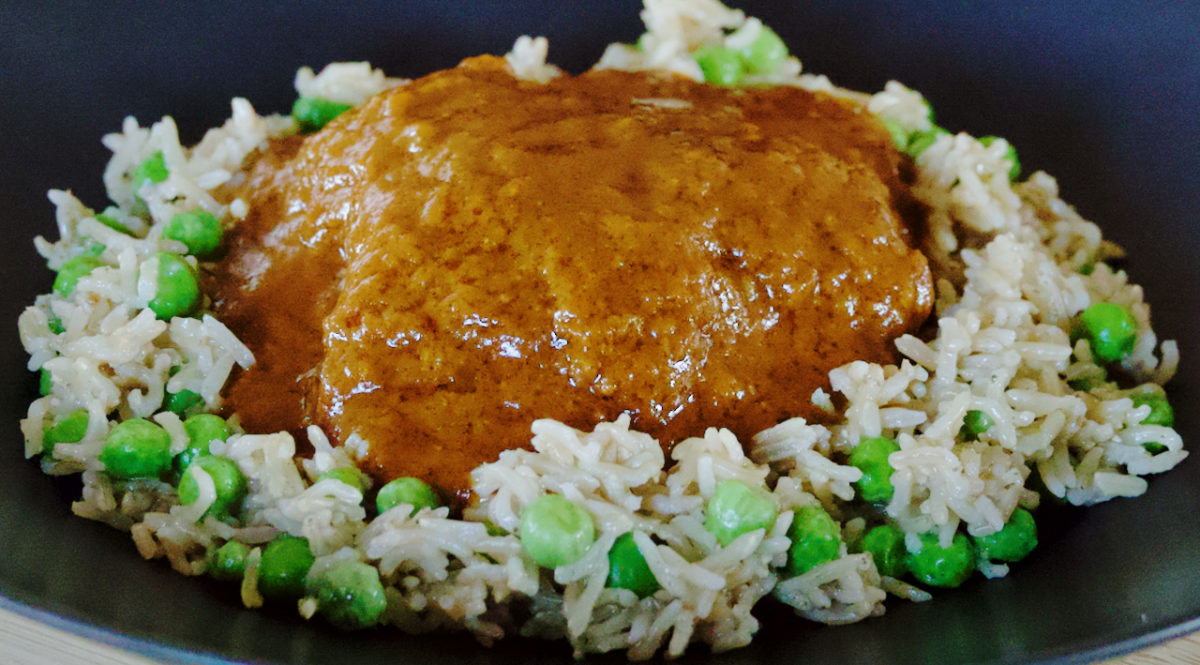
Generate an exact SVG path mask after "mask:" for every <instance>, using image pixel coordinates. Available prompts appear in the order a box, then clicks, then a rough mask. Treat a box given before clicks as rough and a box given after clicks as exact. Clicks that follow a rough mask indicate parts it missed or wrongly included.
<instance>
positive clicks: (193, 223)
mask: <svg viewBox="0 0 1200 665" xmlns="http://www.w3.org/2000/svg"><path fill="white" fill-rule="evenodd" d="M222 233H223V232H222V230H221V220H219V219H217V218H216V216H215V215H213V214H212V213H210V212H208V211H207V210H199V209H197V210H191V211H188V212H181V213H179V214H177V215H175V216H174V217H172V218H171V221H169V222H167V226H166V228H164V229H163V235H164V236H166V237H168V238H170V239H172V240H178V241H179V242H182V243H183V244H185V245H187V248H188V254H191V255H193V256H196V257H198V258H205V257H208V256H212V254H213V253H214V252H216V251H217V248H219V247H220V246H221V234H222Z"/></svg>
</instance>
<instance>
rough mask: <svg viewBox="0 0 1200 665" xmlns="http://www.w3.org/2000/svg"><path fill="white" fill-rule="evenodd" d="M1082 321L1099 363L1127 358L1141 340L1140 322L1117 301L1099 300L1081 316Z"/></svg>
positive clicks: (1085, 334) (1081, 323)
mask: <svg viewBox="0 0 1200 665" xmlns="http://www.w3.org/2000/svg"><path fill="white" fill-rule="evenodd" d="M1079 323H1080V326H1081V328H1082V333H1083V335H1084V336H1086V337H1087V340H1088V343H1089V344H1090V345H1091V347H1092V353H1093V354H1094V355H1095V356H1096V360H1097V364H1106V363H1111V362H1115V361H1117V360H1120V359H1121V358H1124V357H1125V356H1127V355H1129V353H1130V352H1131V351H1133V345H1134V343H1135V342H1137V321H1135V320H1134V319H1133V315H1132V314H1130V313H1129V310H1127V309H1125V308H1124V307H1122V306H1120V305H1117V304H1114V303H1110V302H1098V303H1096V304H1094V305H1090V306H1088V308H1087V309H1085V310H1083V313H1082V314H1080V315H1079Z"/></svg>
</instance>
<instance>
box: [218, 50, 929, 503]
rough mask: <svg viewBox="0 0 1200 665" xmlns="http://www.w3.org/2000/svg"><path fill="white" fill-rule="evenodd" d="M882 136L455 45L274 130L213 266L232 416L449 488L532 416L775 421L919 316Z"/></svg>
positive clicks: (667, 82) (673, 87) (577, 422)
mask: <svg viewBox="0 0 1200 665" xmlns="http://www.w3.org/2000/svg"><path fill="white" fill-rule="evenodd" d="M901 159H902V158H901V157H900V156H899V155H898V154H897V153H896V151H895V150H894V149H892V147H891V144H890V139H889V137H888V135H887V133H886V131H885V130H884V129H883V128H882V127H881V126H880V125H879V124H878V122H877V121H875V120H874V119H873V118H871V117H870V116H868V115H867V114H866V113H865V112H862V111H860V110H859V109H858V108H856V107H855V106H853V105H850V104H847V103H844V102H840V101H837V100H834V99H831V98H827V97H824V96H819V95H814V94H811V93H808V92H805V91H802V90H799V89H795V88H785V87H780V88H771V89H753V90H751V89H747V90H731V89H726V88H718V87H712V86H706V85H700V84H696V83H693V82H691V81H687V80H682V79H679V78H670V77H667V78H655V77H653V76H648V75H644V74H635V73H624V72H614V71H600V72H591V73H587V74H584V75H582V76H579V77H574V78H567V77H564V78H560V79H557V80H554V81H552V82H550V83H548V84H544V85H543V84H538V83H532V82H521V81H517V80H515V79H514V78H513V77H512V76H511V75H510V74H509V73H508V70H507V67H506V65H505V64H504V62H503V60H500V59H497V58H491V57H482V58H476V59H471V60H468V61H466V62H465V63H463V64H462V65H461V66H459V67H457V68H455V69H453V70H448V71H445V72H439V73H436V74H433V75H431V76H428V77H426V78H424V79H420V80H418V81H415V82H413V83H412V84H410V85H407V86H405V87H402V88H398V89H395V90H393V91H390V92H387V93H383V94H381V95H378V96H377V97H375V98H373V99H372V100H370V101H369V102H367V103H366V104H365V105H364V106H363V107H362V108H360V109H358V110H356V111H353V112H351V113H348V114H346V115H344V116H342V117H341V118H339V119H338V120H336V121H334V123H332V124H331V125H330V126H329V127H327V128H326V129H325V130H323V131H321V132H319V133H317V134H315V135H313V136H310V137H307V138H305V139H303V140H301V139H298V138H293V139H289V140H286V141H281V142H278V143H276V144H273V145H272V147H271V148H270V150H269V151H268V152H267V153H266V154H264V155H263V156H262V157H261V158H259V159H258V160H257V161H256V163H254V164H251V165H249V166H248V167H247V169H248V173H247V179H246V182H245V184H244V185H243V186H242V187H241V191H239V192H238V195H239V196H241V197H242V198H244V199H246V200H247V201H248V202H249V204H250V211H251V213H250V216H249V217H248V218H247V219H246V220H245V221H244V222H242V223H241V224H240V225H239V226H238V227H237V229H236V230H235V231H234V232H233V233H232V236H231V241H230V248H229V256H228V259H227V260H226V261H224V262H223V263H222V264H221V266H220V268H219V271H218V272H217V273H216V274H215V275H213V277H212V280H213V284H212V288H214V289H215V293H216V309H217V311H218V312H219V314H220V315H221V316H222V317H224V320H225V321H226V322H227V323H228V324H229V326H230V327H231V328H232V329H233V330H234V331H235V332H236V333H238V334H239V335H240V336H241V337H242V338H243V339H244V340H245V341H246V342H247V344H248V345H249V346H250V348H251V349H252V350H253V351H254V353H255V355H256V357H257V359H258V362H257V364H256V365H255V366H254V367H253V368H251V369H250V370H248V371H245V372H242V373H241V374H240V375H239V376H238V377H237V378H236V380H235V381H234V382H233V383H232V385H231V386H230V387H229V389H228V391H227V404H228V408H229V409H231V410H234V411H237V412H238V413H240V414H241V416H242V422H243V423H244V425H245V426H246V427H247V428H248V429H252V430H263V431H265V430H272V431H273V430H277V429H288V430H293V431H296V430H299V429H300V428H302V427H303V426H304V425H306V424H309V423H313V424H318V425H321V426H323V427H324V428H325V429H326V431H327V432H329V434H330V435H331V436H332V437H334V438H335V439H338V440H342V441H344V440H346V438H347V437H349V436H350V435H351V434H352V433H357V434H358V435H360V436H362V437H363V438H364V439H365V440H366V441H367V442H368V443H369V446H370V453H369V456H368V458H367V460H366V461H365V466H366V468H367V470H368V471H370V472H372V473H374V474H376V475H378V476H381V477H384V478H386V477H394V476H398V475H415V476H419V477H422V478H424V479H426V480H428V481H431V482H432V483H434V484H435V485H437V486H440V487H442V488H443V489H446V490H450V491H461V490H463V489H464V488H465V487H466V485H467V481H468V475H467V474H468V472H469V470H470V469H472V468H473V467H475V466H477V465H478V464H480V463H482V462H487V461H490V460H493V459H495V458H496V457H497V456H498V454H499V453H500V452H501V451H503V450H505V449H508V448H513V447H517V446H522V445H527V444H528V441H529V425H530V423H531V422H532V421H533V420H534V419H536V418H557V419H559V420H562V421H565V422H566V423H568V424H571V425H574V426H576V427H581V428H590V427H591V426H592V425H594V424H595V423H596V422H597V421H599V420H602V419H612V418H615V417H616V416H617V415H619V414H620V413H622V412H629V413H631V414H632V416H633V422H634V426H635V427H637V428H640V429H643V430H645V431H647V432H650V433H651V434H653V435H655V436H656V437H659V438H660V440H661V441H662V442H663V443H664V445H667V444H669V443H671V442H674V441H676V440H679V439H681V438H683V437H687V436H693V435H700V434H702V433H703V431H704V428H705V427H707V426H712V425H720V426H726V427H729V428H731V429H732V430H733V431H734V432H735V433H736V434H738V435H739V436H740V437H748V436H750V435H752V434H753V433H754V432H757V431H758V430H761V429H763V428H765V427H769V426H771V425H773V424H775V423H776V422H778V421H779V420H781V419H784V418H786V417H789V416H794V415H804V416H809V417H813V416H817V415H819V414H818V413H816V411H815V409H814V408H813V407H812V405H811V404H810V402H809V398H810V395H811V393H812V392H813V390H814V389H815V388H817V387H819V386H823V385H826V374H827V372H828V371H829V370H830V369H831V368H833V367H836V366H838V365H841V364H843V363H846V362H849V361H851V360H854V359H860V358H861V359H865V360H871V361H884V360H891V359H892V358H893V353H894V352H893V350H892V342H891V340H892V339H893V338H895V337H896V336H897V335H899V334H901V333H904V332H909V331H913V330H915V329H916V328H918V327H919V326H920V325H921V323H922V322H923V321H924V319H925V318H926V316H927V315H928V313H929V308H930V304H931V291H932V288H931V283H930V276H929V271H928V268H927V266H926V262H925V259H924V257H923V256H922V255H921V254H920V253H919V252H917V251H915V250H914V249H912V247H911V244H912V243H911V238H909V237H908V235H909V230H908V228H907V226H906V224H905V221H904V220H903V219H902V218H901V215H900V210H901V209H903V208H904V205H903V200H904V185H903V183H902V182H901V180H900V176H899V173H900V170H901V165H902V162H901Z"/></svg>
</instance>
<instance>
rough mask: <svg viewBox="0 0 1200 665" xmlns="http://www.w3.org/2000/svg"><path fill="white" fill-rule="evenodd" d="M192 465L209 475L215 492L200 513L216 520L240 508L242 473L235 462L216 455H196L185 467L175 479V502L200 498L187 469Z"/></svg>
mask: <svg viewBox="0 0 1200 665" xmlns="http://www.w3.org/2000/svg"><path fill="white" fill-rule="evenodd" d="M192 467H199V468H200V469H201V470H202V471H204V472H205V473H207V474H208V476H209V477H210V478H212V481H213V486H214V488H215V489H216V493H217V497H216V498H215V499H213V502H212V505H211V506H209V507H208V510H206V511H204V515H203V516H208V515H212V516H213V517H216V518H218V519H220V518H223V517H229V516H232V515H233V514H235V513H237V512H239V511H240V509H241V505H242V500H243V499H245V498H246V489H247V487H246V476H244V475H242V470H241V469H240V468H238V464H237V462H235V461H233V460H231V459H229V458H228V457H222V456H220V455H200V456H199V457H197V458H196V459H195V460H194V461H193V462H192V463H191V465H189V466H188V470H185V471H184V473H183V476H181V477H180V479H179V503H181V504H183V505H185V506H190V505H192V504H193V503H196V500H197V499H199V498H200V485H199V484H197V482H196V477H195V476H194V475H192V473H191V471H190V469H191V468H192ZM203 516H202V517H203Z"/></svg>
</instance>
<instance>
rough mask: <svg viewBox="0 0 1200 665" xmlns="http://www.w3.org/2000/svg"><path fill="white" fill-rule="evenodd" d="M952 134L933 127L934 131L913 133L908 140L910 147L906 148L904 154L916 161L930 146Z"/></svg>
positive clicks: (923, 130)
mask: <svg viewBox="0 0 1200 665" xmlns="http://www.w3.org/2000/svg"><path fill="white" fill-rule="evenodd" d="M949 134H950V132H948V131H946V130H944V129H942V128H941V127H933V128H932V129H921V130H917V131H915V132H913V133H912V135H911V136H909V138H908V145H906V146H904V148H903V152H904V153H906V154H907V155H908V156H909V157H912V158H913V159H916V158H917V157H918V156H920V154H921V153H923V152H925V151H926V150H927V149H928V148H929V146H931V145H933V144H934V142H935V141H937V140H938V139H939V138H941V137H942V136H947V135H949Z"/></svg>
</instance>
